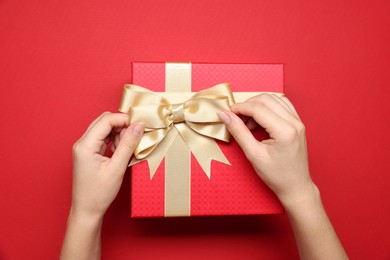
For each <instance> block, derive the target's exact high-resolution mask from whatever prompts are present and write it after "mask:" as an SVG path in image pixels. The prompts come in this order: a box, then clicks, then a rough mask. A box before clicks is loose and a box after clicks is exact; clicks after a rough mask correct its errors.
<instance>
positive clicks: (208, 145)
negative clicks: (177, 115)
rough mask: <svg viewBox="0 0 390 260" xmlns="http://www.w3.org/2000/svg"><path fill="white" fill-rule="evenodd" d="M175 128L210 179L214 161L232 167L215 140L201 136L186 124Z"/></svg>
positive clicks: (177, 125)
mask: <svg viewBox="0 0 390 260" xmlns="http://www.w3.org/2000/svg"><path fill="white" fill-rule="evenodd" d="M175 127H176V128H177V130H178V131H179V132H180V134H181V136H182V137H183V139H184V141H185V142H186V143H187V145H188V147H189V149H190V151H191V152H192V153H193V155H194V156H195V158H196V160H197V161H198V163H199V165H200V166H201V168H202V169H203V171H204V172H205V174H206V175H207V177H208V178H209V179H210V177H211V174H210V172H211V161H212V160H216V161H219V162H221V163H224V164H227V165H231V164H230V162H229V160H228V159H227V158H226V157H225V155H224V154H223V153H222V151H221V149H220V148H219V146H218V144H217V143H216V142H215V141H214V139H212V138H210V137H207V136H203V135H199V134H198V133H196V132H195V131H193V130H192V129H191V128H189V127H188V126H187V125H186V124H184V123H181V124H176V125H175Z"/></svg>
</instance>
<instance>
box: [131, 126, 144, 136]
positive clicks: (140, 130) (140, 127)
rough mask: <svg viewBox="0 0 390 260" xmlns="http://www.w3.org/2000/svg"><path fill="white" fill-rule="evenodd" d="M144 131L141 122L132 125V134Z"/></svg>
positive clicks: (139, 133) (137, 134)
mask: <svg viewBox="0 0 390 260" xmlns="http://www.w3.org/2000/svg"><path fill="white" fill-rule="evenodd" d="M143 131H144V126H143V125H141V124H135V125H134V126H133V135H135V136H140V135H141V134H142V132H143Z"/></svg>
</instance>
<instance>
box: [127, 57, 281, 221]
mask: <svg viewBox="0 0 390 260" xmlns="http://www.w3.org/2000/svg"><path fill="white" fill-rule="evenodd" d="M132 78H133V84H136V85H139V86H142V87H145V88H148V89H150V90H153V91H156V92H164V91H165V63H144V62H136V63H133V77H132ZM223 82H229V83H230V85H231V88H232V91H233V92H262V91H271V92H283V65H282V64H209V63H207V64H206V63H192V91H194V92H197V91H200V90H202V89H205V88H208V87H212V86H214V85H217V84H219V83H223ZM254 134H255V135H256V136H257V137H258V138H260V139H261V138H264V137H265V136H266V135H265V134H264V132H263V131H262V130H258V131H255V133H254ZM218 145H219V146H220V148H221V150H222V152H223V153H224V154H225V155H226V157H227V159H228V160H229V161H230V163H231V166H229V165H226V164H223V163H220V162H216V161H213V162H212V164H211V165H212V166H211V178H210V179H208V178H207V176H206V175H205V174H204V172H203V171H202V169H201V168H200V166H199V164H198V162H197V161H196V159H195V158H194V157H193V156H192V158H191V205H190V208H191V216H202V215H255V214H256V215H257V214H280V213H283V212H284V210H283V207H282V206H281V204H280V202H279V201H278V199H277V198H276V196H275V194H274V193H273V192H272V191H271V190H270V189H269V188H268V187H267V186H266V185H265V184H264V183H263V182H262V181H261V179H260V178H259V177H258V176H257V174H256V172H255V171H254V169H253V168H252V166H251V164H250V163H249V161H248V160H247V159H246V157H245V155H244V153H243V152H242V150H241V149H240V147H239V146H238V144H237V143H236V142H235V140H233V139H232V140H231V141H230V143H224V142H218ZM131 192H132V201H131V216H132V217H163V216H164V161H163V162H162V163H161V164H160V166H159V168H158V170H157V172H156V174H155V175H154V177H153V179H150V175H149V168H148V165H147V162H142V163H139V164H136V165H134V166H132V191H131Z"/></svg>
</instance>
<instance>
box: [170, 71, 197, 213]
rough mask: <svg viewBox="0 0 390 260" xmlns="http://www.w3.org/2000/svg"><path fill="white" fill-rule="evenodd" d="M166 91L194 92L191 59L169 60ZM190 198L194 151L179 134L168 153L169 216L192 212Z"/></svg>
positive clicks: (173, 129)
mask: <svg viewBox="0 0 390 260" xmlns="http://www.w3.org/2000/svg"><path fill="white" fill-rule="evenodd" d="M165 91H166V92H167V93H170V92H191V63H166V65H165ZM171 131H177V130H176V128H175V127H173V128H172V129H171ZM190 201H191V153H190V150H189V148H188V146H187V144H186V143H185V141H184V140H183V138H182V137H181V135H180V134H178V135H176V138H175V140H174V141H173V143H172V145H171V147H170V148H169V150H168V152H167V154H166V156H165V207H164V211H165V212H164V213H165V216H190V214H191V202H190Z"/></svg>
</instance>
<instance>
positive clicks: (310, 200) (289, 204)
mask: <svg viewBox="0 0 390 260" xmlns="http://www.w3.org/2000/svg"><path fill="white" fill-rule="evenodd" d="M278 197H279V200H280V201H281V203H282V205H283V207H284V208H285V210H286V212H287V214H291V213H295V212H299V211H303V210H306V209H308V210H310V209H311V208H313V207H316V206H317V205H321V196H320V191H319V189H318V188H317V186H316V185H315V184H314V183H313V182H312V181H310V182H309V183H308V184H307V185H305V186H304V187H300V188H299V189H298V190H297V191H295V192H291V193H288V194H284V195H283V196H278Z"/></svg>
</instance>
